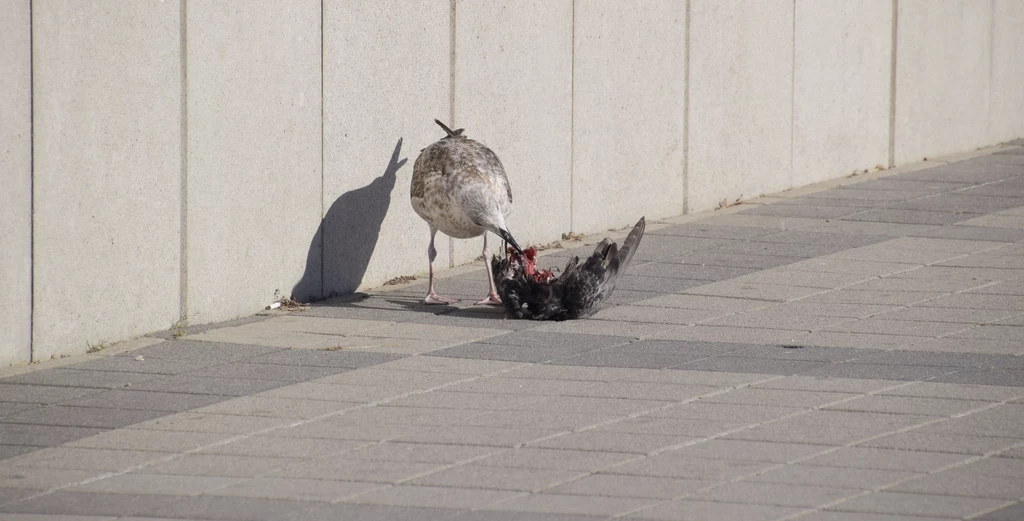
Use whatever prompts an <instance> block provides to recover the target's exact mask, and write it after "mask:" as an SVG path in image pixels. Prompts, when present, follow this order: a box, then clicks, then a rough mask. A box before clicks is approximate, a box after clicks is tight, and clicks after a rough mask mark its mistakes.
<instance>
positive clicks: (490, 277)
mask: <svg viewBox="0 0 1024 521" xmlns="http://www.w3.org/2000/svg"><path fill="white" fill-rule="evenodd" d="M490 256H491V251H490V250H488V249H487V232H484V271H486V272H487V298H485V299H483V300H480V301H477V304H487V305H491V306H500V305H501V297H499V296H498V292H497V291H496V290H495V289H494V273H491V260H490V259H489V258H488V257H490Z"/></svg>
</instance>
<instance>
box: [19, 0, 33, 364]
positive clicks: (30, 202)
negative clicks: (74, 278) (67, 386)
mask: <svg viewBox="0 0 1024 521" xmlns="http://www.w3.org/2000/svg"><path fill="white" fill-rule="evenodd" d="M34 9H35V2H34V1H33V0H29V2H28V136H29V137H28V143H29V151H28V172H29V174H28V177H29V181H28V182H29V184H28V226H29V237H28V255H29V262H28V299H29V306H28V359H29V360H30V361H32V362H35V361H36V356H35V351H36V349H35V322H34V319H35V312H36V305H35V300H36V287H35V276H36V275H35V270H36V108H35V99H36V84H35V74H36V71H35V69H36V53H35V51H36V45H35V32H34V21H33V19H32V14H33V10H34ZM18 356H23V355H18Z"/></svg>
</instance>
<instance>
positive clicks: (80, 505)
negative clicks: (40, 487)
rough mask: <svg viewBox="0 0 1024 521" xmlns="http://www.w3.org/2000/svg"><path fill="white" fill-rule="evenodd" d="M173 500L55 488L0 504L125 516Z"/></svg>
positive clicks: (9, 508)
mask: <svg viewBox="0 0 1024 521" xmlns="http://www.w3.org/2000/svg"><path fill="white" fill-rule="evenodd" d="M173 501H175V499H172V498H170V497H167V496H157V495H142V494H101V493H92V492H69V491H57V492H53V493H50V494H46V495H42V496H39V497H35V498H32V499H25V500H22V501H16V502H14V503H8V504H6V505H0V512H8V513H23V514H49V515H54V514H56V515H74V516H128V515H131V514H135V513H140V512H144V511H147V510H151V509H153V508H157V507H159V506H162V505H167V504H169V503H171V502H173Z"/></svg>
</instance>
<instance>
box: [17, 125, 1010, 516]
mask: <svg viewBox="0 0 1024 521" xmlns="http://www.w3.org/2000/svg"><path fill="white" fill-rule="evenodd" d="M1015 145H1016V146H1007V147H1000V148H999V149H997V151H996V152H995V153H992V154H986V155H976V156H977V157H972V158H970V159H966V160H963V161H958V162H953V163H948V164H947V163H944V162H938V163H935V164H934V166H932V165H931V163H928V164H924V165H919V166H918V167H914V168H910V169H906V170H904V171H902V173H898V174H896V175H890V174H892V172H877V173H872V174H863V175H860V176H856V177H852V178H849V179H844V180H841V181H838V182H832V183H828V184H826V185H822V186H817V187H811V188H806V189H799V190H793V191H790V192H786V193H782V194H777V195H775V196H772V197H763V198H760V199H757V200H754V201H751V202H748V203H744V204H742V205H738V206H735V207H731V208H727V209H724V210H721V211H719V212H714V213H707V214H702V215H698V216H684V217H681V218H677V219H671V220H668V221H663V222H660V223H654V222H650V223H649V225H648V230H647V235H646V236H645V237H644V239H643V242H642V244H641V246H640V248H639V250H638V252H637V254H636V257H635V258H634V260H633V265H632V266H631V267H630V269H629V271H628V274H627V275H626V276H625V277H624V278H623V279H622V281H621V282H620V284H619V286H618V288H617V289H616V291H615V294H614V296H613V302H612V305H607V306H606V307H605V308H604V309H603V310H602V311H601V312H600V313H599V314H598V315H597V316H596V317H595V318H594V319H590V320H579V321H570V322H561V323H553V322H530V321H509V320H504V319H502V317H501V313H500V310H497V309H493V308H481V307H475V306H472V305H471V303H472V302H473V301H474V300H475V299H478V298H480V297H482V296H483V293H484V289H485V288H486V283H485V279H484V274H483V273H482V272H481V271H480V270H479V269H475V268H474V269H466V270H462V271H463V272H462V273H461V274H459V275H458V276H457V277H450V278H446V279H442V280H440V281H439V282H438V292H439V293H441V294H443V295H446V296H456V297H459V298H462V299H463V303H462V304H460V305H457V306H452V307H447V308H438V307H427V306H423V305H421V304H420V303H419V301H420V299H421V298H422V297H423V295H424V294H425V292H426V290H425V281H416V282H414V283H411V284H408V285H405V286H397V287H390V288H385V289H384V290H382V291H375V292H370V293H369V294H366V295H360V296H353V297H349V298H343V299H337V300H333V301H326V302H322V303H319V304H317V305H315V306H313V307H311V308H310V309H308V310H305V311H299V312H293V313H282V312H268V313H266V314H263V315H260V316H256V317H251V318H247V319H243V320H238V321H233V322H230V323H227V324H218V325H215V326H207V327H200V328H193V329H192V330H189V331H187V332H184V331H182V332H178V333H185V334H184V335H182V336H180V337H178V338H175V337H174V335H173V334H172V333H171V332H168V333H167V334H166V335H164V337H165V338H145V339H140V340H136V341H133V342H131V343H128V344H126V345H122V346H115V347H113V348H110V349H108V350H106V351H104V352H102V353H99V354H97V355H90V356H88V357H81V358H77V357H76V358H74V359H68V360H65V361H62V362H61V363H58V364H43V366H42V367H41V368H21V369H18V368H13V369H0V376H5V375H7V376H6V377H5V378H0V519H12V520H14V519H16V520H23V519H24V520H38V521H42V520H57V519H72V518H73V519H89V520H92V519H95V520H98V519H113V518H129V517H130V518H132V519H143V518H163V519H168V518H169V519H216V520H221V519H224V520H248V519H258V520H264V519H266V520H277V519H282V520H305V519H324V520H332V521H333V520H384V519H387V520H441V519H457V520H459V521H475V520H479V521H511V520H531V521H533V520H537V521H584V520H591V519H595V520H596V519H607V518H609V517H616V518H622V519H630V520H632V519H637V520H640V519H654V520H676V519H694V520H713V521H727V520H742V521H751V520H783V519H785V520H788V519H794V520H800V521H848V520H867V521H876V520H877V521H883V520H884V521H898V520H908V521H909V520H913V521H927V520H937V519H950V518H952V519H978V520H986V521H997V520H1001V521H1011V520H1021V519H1024V503H1021V502H1020V501H1021V499H1022V498H1024V357H1022V356H1021V355H1022V354H1024V147H1022V146H1020V145H1024V143H1016V144H1015ZM924 167H927V168H924ZM641 213H642V212H641V211H639V210H638V214H637V217H639V216H640V214H641ZM601 238H602V237H601V236H596V237H588V240H589V241H590V242H591V243H592V242H596V241H597V240H600V239H601ZM417 247H419V246H417ZM590 250H592V246H586V245H583V246H580V247H579V248H577V249H576V250H573V251H565V250H557V251H555V252H553V253H551V254H550V255H547V256H545V257H543V258H542V260H541V264H547V265H564V263H565V260H566V259H567V258H568V256H569V255H570V254H572V253H589V251H590ZM65 516H72V517H65Z"/></svg>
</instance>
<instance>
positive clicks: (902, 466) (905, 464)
mask: <svg viewBox="0 0 1024 521" xmlns="http://www.w3.org/2000/svg"><path fill="white" fill-rule="evenodd" d="M967 458H969V456H967V455H963V454H951V453H944V452H928V451H926V450H924V449H923V448H918V449H910V450H901V449H888V448H868V447H864V446H857V447H843V448H840V449H838V450H836V451H833V452H829V453H826V454H822V455H820V456H815V457H813V458H810V459H806V460H803V461H801V462H800V463H801V465H823V466H828V467H840V468H860V469H879V470H894V471H901V472H930V471H934V470H936V469H940V468H943V467H946V466H949V465H952V464H955V463H959V462H962V461H965V460H967Z"/></svg>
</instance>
